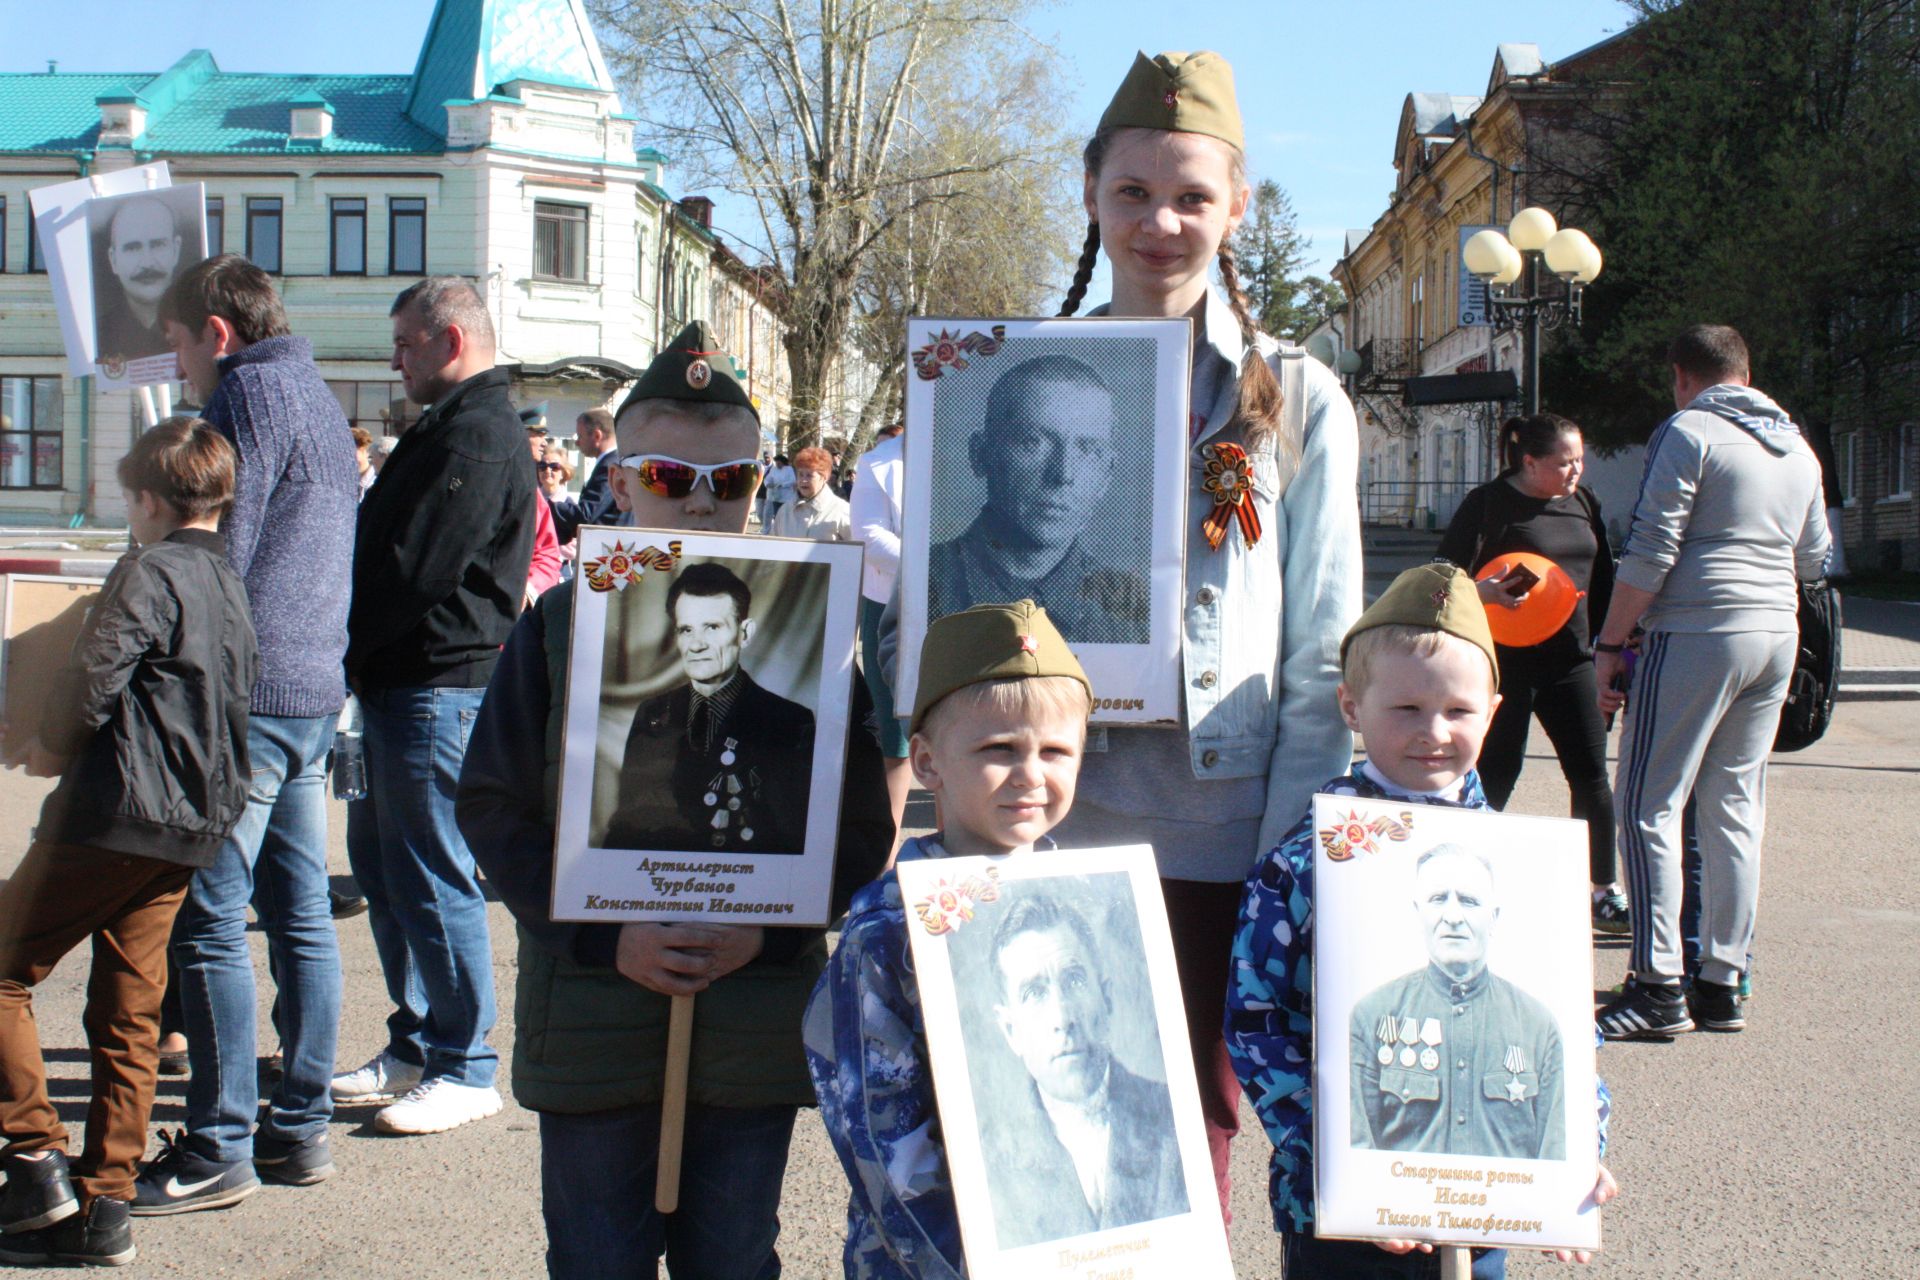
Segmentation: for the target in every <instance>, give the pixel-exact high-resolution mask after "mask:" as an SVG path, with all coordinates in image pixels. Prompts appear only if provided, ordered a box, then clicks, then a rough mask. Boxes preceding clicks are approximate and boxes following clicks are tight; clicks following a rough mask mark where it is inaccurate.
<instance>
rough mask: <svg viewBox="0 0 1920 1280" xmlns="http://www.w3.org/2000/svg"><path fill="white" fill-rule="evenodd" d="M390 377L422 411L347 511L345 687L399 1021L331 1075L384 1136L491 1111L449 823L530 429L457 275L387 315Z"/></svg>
mask: <svg viewBox="0 0 1920 1280" xmlns="http://www.w3.org/2000/svg"><path fill="white" fill-rule="evenodd" d="M392 315H393V367H394V368H395V369H397V370H399V371H400V377H401V382H402V384H403V385H404V386H405V387H406V392H407V397H408V399H410V400H412V401H414V402H415V403H416V404H421V405H427V406H431V407H430V408H428V410H427V412H426V413H425V414H423V415H422V416H421V418H420V421H419V422H418V423H416V424H415V425H414V426H413V427H411V428H410V429H409V430H408V431H407V433H406V434H405V435H404V436H402V437H401V438H400V443H399V445H398V446H397V447H396V448H395V449H394V451H393V455H392V456H391V457H389V458H388V459H387V464H386V467H385V468H384V469H383V470H382V471H381V473H380V482H379V483H378V484H376V485H374V487H373V488H372V489H371V490H369V491H368V493H367V497H366V501H365V502H363V503H361V505H360V529H359V538H358V542H357V543H356V545H355V548H354V560H353V609H352V613H351V615H350V617H349V619H348V622H347V657H346V667H347V678H348V680H349V681H351V682H352V683H353V686H354V689H355V691H356V692H357V693H358V694H359V696H360V703H361V709H362V712H363V714H364V715H365V719H366V748H367V774H368V779H369V788H368V797H367V800H368V803H367V804H365V805H362V806H360V809H361V815H360V817H359V818H357V819H354V820H350V821H349V823H348V827H347V852H348V855H349V857H350V858H351V860H352V863H353V871H354V875H355V876H356V877H357V878H358V879H359V881H360V887H361V891H362V892H364V893H365V894H366V895H367V902H368V906H369V915H370V919H371V922H372V925H373V937H374V943H375V946H376V947H377V948H378V950H379V952H380V966H381V968H382V969H383V970H384V971H385V974H386V979H387V991H388V994H389V995H390V996H391V997H392V999H393V1003H394V1006H395V1008H394V1012H393V1013H392V1014H391V1015H390V1016H389V1017H388V1019H387V1027H388V1042H387V1047H386V1048H385V1049H383V1050H381V1052H380V1053H378V1054H377V1055H375V1056H374V1058H373V1059H372V1060H371V1061H370V1062H368V1063H367V1064H366V1065H365V1066H363V1067H361V1068H360V1069H358V1070H356V1071H352V1072H348V1073H347V1074H345V1075H341V1076H337V1077H335V1079H334V1082H333V1096H334V1099H335V1101H338V1102H354V1103H366V1102H378V1101H387V1100H390V1099H395V1098H398V1099H399V1100H398V1101H395V1102H393V1104H392V1105H390V1106H388V1107H386V1108H384V1109H383V1110H382V1111H381V1112H380V1113H379V1115H378V1116H377V1117H375V1125H376V1127H378V1128H380V1129H382V1130H384V1131H386V1132H389V1133H437V1132H439V1131H441V1130H444V1129H451V1128H453V1127H455V1126H456V1125H461V1124H465V1123H467V1122H468V1121H470V1120H478V1119H480V1118H482V1117H484V1116H490V1115H492V1114H494V1113H495V1112H497V1111H498V1110H499V1109H500V1094H499V1092H498V1091H497V1090H495V1089H494V1087H493V1081H494V1075H495V1072H496V1070H497V1069H498V1066H499V1055H498V1054H496V1053H495V1052H494V1049H493V1047H492V1046H491V1045H490V1044H488V1043H487V1034H488V1032H489V1031H491V1030H492V1028H493V1021H494V996H493V951H492V947H491V944H490V942H489V940H488V937H487V904H486V901H485V899H484V898H482V896H481V893H480V885H479V882H478V879H477V873H476V872H475V869H474V864H473V855H472V854H471V853H470V852H469V851H468V849H467V843H466V841H465V840H464V839H462V838H461V835H460V831H459V828H458V827H456V826H455V825H454V816H453V794H454V787H455V784H456V783H457V781H458V779H459V776H460V764H461V759H462V757H463V756H464V755H465V751H466V741H467V735H468V732H469V730H470V729H471V727H472V724H473V719H474V716H475V715H476V714H478V712H479V709H480V702H481V699H482V698H483V697H485V695H486V690H487V681H488V679H489V677H491V676H492V674H493V668H494V664H495V662H496V661H498V659H499V656H500V646H501V645H502V644H504V643H505V642H506V639H507V634H508V632H510V631H511V630H512V629H513V623H514V619H515V618H517V617H518V616H519V614H520V605H521V600H522V596H523V593H524V592H525V590H526V584H527V564H528V560H529V558H530V557H531V555H532V553H533V536H534V502H535V492H534V479H533V468H531V467H529V466H528V465H527V445H526V438H525V431H524V430H523V429H522V426H521V422H520V416H519V414H518V413H517V412H516V411H515V409H514V407H513V404H512V403H511V402H510V401H509V400H508V398H507V386H508V375H507V373H506V371H505V370H502V369H496V368H494V363H493V353H494V340H493V323H492V321H491V319H489V317H488V315H487V308H486V303H485V302H484V301H483V300H482V299H481V297H480V295H479V294H478V293H477V292H476V291H475V290H474V288H473V286H472V285H471V284H469V283H468V282H467V281H465V280H462V279H459V278H458V277H451V276H444V277H434V278H431V279H427V280H422V281H421V282H420V283H418V284H416V285H414V286H413V287H412V288H410V289H408V290H406V292H404V293H402V294H401V295H400V297H399V298H398V299H397V300H396V301H395V302H394V304H393V312H392Z"/></svg>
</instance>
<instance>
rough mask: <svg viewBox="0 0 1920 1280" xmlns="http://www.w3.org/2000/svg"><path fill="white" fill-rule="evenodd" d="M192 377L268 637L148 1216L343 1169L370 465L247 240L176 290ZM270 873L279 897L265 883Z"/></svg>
mask: <svg viewBox="0 0 1920 1280" xmlns="http://www.w3.org/2000/svg"><path fill="white" fill-rule="evenodd" d="M160 316H161V322H162V324H163V325H164V326H165V329H166V333H167V338H168V341H169V342H170V343H171V344H172V346H173V349H174V355H175V358H176V359H177V360H178V361H179V365H180V371H181V373H182V375H183V376H185V378H186V379H187V381H188V382H189V383H190V384H191V385H192V387H193V389H194V392H195V394H196V395H197V396H198V397H199V398H200V400H201V402H202V403H203V404H205V405H206V411H205V412H206V419H207V421H208V422H210V423H211V424H212V425H213V426H214V427H215V428H216V429H217V430H218V431H219V432H220V434H221V435H223V436H225V437H226V438H227V439H228V441H229V442H231V443H232V445H233V447H234V450H235V453H236V455H237V462H236V473H235V480H234V501H233V508H232V510H230V511H229V512H228V513H227V516H226V519H225V520H224V521H223V522H222V530H223V532H224V533H225V535H226V540H227V562H228V563H229V564H231V565H232V566H233V569H234V571H235V572H236V573H238V574H239V575H240V576H241V578H242V579H243V580H244V581H245V582H246V584H247V599H248V601H249V603H250V606H251V608H252V610H253V623H254V629H255V630H256V632H257V633H258V634H259V638H260V677H259V679H258V680H257V681H255V683H254V687H253V694H252V713H253V714H252V717H251V719H250V722H249V729H248V734H247V754H248V756H249V758H250V759H251V760H252V762H253V786H252V789H251V791H250V792H249V794H248V800H247V812H246V814H245V816H244V817H243V818H242V819H241V822H240V825H239V826H238V827H236V828H234V832H233V836H232V838H231V839H229V840H228V841H227V842H226V844H225V845H223V846H222V847H221V850H220V855H219V857H217V858H216V859H215V860H214V863H213V865H212V866H210V867H206V868H204V869H202V870H201V871H200V872H198V873H197V874H196V875H195V876H194V878H193V885H192V887H191V888H190V889H189V890H188V893H187V901H186V903H185V905H183V906H182V907H181V909H180V919H179V923H178V926H177V928H176V930H175V936H176V939H177V944H176V946H175V948H174V950H175V953H176V957H177V959H178V961H179V964H180V987H181V994H182V1000H181V1011H182V1013H183V1014H184V1017H185V1022H186V1032H187V1056H188V1061H189V1062H190V1063H191V1065H192V1071H193V1078H192V1080H191V1082H190V1083H189V1084H188V1086H187V1125H186V1130H185V1136H184V1137H183V1138H181V1139H179V1140H178V1141H175V1142H173V1143H171V1144H170V1145H169V1146H168V1147H167V1150H166V1153H165V1154H164V1155H163V1156H162V1157H161V1158H160V1159H158V1160H155V1161H153V1162H152V1163H150V1164H149V1165H148V1166H147V1168H146V1169H145V1170H144V1171H143V1172H142V1174H141V1177H140V1185H139V1188H138V1194H137V1195H136V1197H135V1199H134V1204H133V1212H134V1214H135V1215H136V1216H140V1215H148V1214H162V1213H182V1212H186V1211H189V1210H195V1209H213V1208H218V1207H220V1206H222V1205H229V1204H232V1203H234V1202H235V1201H236V1200H239V1199H242V1198H244V1197H245V1196H248V1195H251V1194H252V1193H253V1191H254V1189H255V1188H257V1187H258V1186H259V1185H260V1183H259V1178H258V1177H256V1176H255V1172H256V1169H257V1170H258V1173H259V1176H260V1177H265V1178H268V1179H270V1180H272V1181H275V1182H281V1183H292V1184H296V1185H306V1184H310V1183H315V1182H319V1181H321V1180H323V1179H324V1178H326V1177H328V1176H330V1175H331V1174H332V1172H333V1155H332V1147H331V1144H329V1143H328V1141H327V1123H328V1121H329V1120H330V1119H331V1118H332V1116H333V1100H332V1097H331V1096H330V1094H329V1092H328V1086H329V1083H330V1081H331V1079H332V1076H333V1066H334V1063H333V1055H334V1049H335V1047H336V1045H337V1043H338V1039H339V1026H340V945H339V939H338V936H337V935H336V934H335V932H334V928H333V920H332V918H331V913H330V904H329V902H328V899H327V885H328V880H327V792H326V779H327V752H328V750H329V749H330V748H331V747H332V746H333V732H334V726H335V724H336V722H337V721H338V718H339V715H340V706H341V703H342V701H343V700H344V699H345V696H346V685H345V681H344V680H343V679H342V677H341V674H340V659H341V656H342V655H343V654H344V653H345V652H346V648H347V591H348V576H349V574H350V572H351V571H352V567H353V522H354V510H355V508H356V506H357V505H358V503H359V496H360V483H359V466H358V462H357V459H356V457H355V451H354V443H353V435H352V431H351V428H349V427H348V425H347V419H346V415H345V414H343V413H342V412H341V411H340V403H339V401H337V400H336V399H334V396H333V393H332V392H331V391H329V390H328V389H327V384H326V382H325V380H323V379H322V378H321V376H320V370H319V369H317V368H315V367H314V363H313V349H312V347H311V346H310V345H309V344H308V342H307V340H306V339H305V338H296V337H293V336H292V335H291V334H290V333H289V332H288V329H287V317H286V311H285V310H284V309H283V308H282V306H281V304H280V298H279V296H278V295H277V294H276V293H275V292H274V289H273V282H272V280H271V279H269V277H268V276H267V273H266V272H264V271H262V270H261V269H260V268H259V267H257V266H255V265H254V264H253V263H251V262H248V261H247V260H246V259H245V258H243V257H241V256H239V255H238V254H232V253H228V254H221V255H220V256H218V257H215V258H209V259H207V260H206V261H205V262H202V263H199V264H197V265H196V266H194V267H192V268H191V269H189V270H188V271H187V272H186V273H185V274H183V275H182V276H181V277H180V279H179V280H177V281H175V282H174V285H173V287H172V288H170V289H169V290H168V291H167V294H166V296H165V297H164V298H162V299H161V303H160ZM256 882H259V883H261V884H263V885H265V886H268V888H267V891H265V892H262V893H261V894H259V895H258V897H257V898H256V897H255V894H254V886H255V883H256ZM250 903H252V904H255V905H256V907H257V910H258V912H259V918H260V928H261V931H262V932H263V933H264V934H265V935H266V939H267V946H268V948H269V949H270V950H271V952H272V954H273V973H274V978H275V980H276V981H277V982H278V983H279V986H280V999H279V1007H280V1018H279V1024H280V1033H281V1037H282V1040H281V1043H282V1045H283V1048H284V1051H285V1052H284V1058H283V1060H284V1063H285V1067H284V1070H283V1071H282V1073H281V1076H280V1079H279V1080H278V1081H277V1082H276V1083H275V1084H274V1086H273V1094H272V1097H271V1098H270V1099H269V1102H268V1107H267V1113H266V1118H265V1119H264V1120H262V1121H260V1129H259V1132H258V1133H255V1132H254V1122H255V1120H256V1118H257V1117H258V1114H259V1110H260V1091H259V1073H258V1067H257V1065H256V1058H255V1054H256V1052H257V1048H258V1046H257V1043H256V1035H257V1032H256V1028H255V1025H254V1023H255V1018H254V1009H255V1005H256V1001H255V995H254V982H253V953H252V951H251V950H250V949H249V947H248V943H247V908H248V905H249V904H250Z"/></svg>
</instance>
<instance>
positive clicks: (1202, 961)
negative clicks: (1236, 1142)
mask: <svg viewBox="0 0 1920 1280" xmlns="http://www.w3.org/2000/svg"><path fill="white" fill-rule="evenodd" d="M1085 161H1086V174H1085V204H1086V209H1087V216H1088V218H1089V220H1090V225H1089V226H1088V229H1087V240H1086V248H1085V250H1084V252H1083V253H1082V254H1081V258H1080V265H1079V269H1078V271H1077V272H1076V274H1075V276H1074V281H1073V287H1072V288H1071V289H1070V290H1069V291H1068V293H1067V298H1066V304H1065V305H1064V306H1063V307H1062V308H1061V314H1062V315H1072V314H1074V313H1075V312H1077V311H1078V310H1079V308H1080V304H1081V303H1082V302H1083V301H1084V300H1085V297H1086V290H1087V282H1088V280H1089V279H1090V278H1091V276H1092V273H1093V267H1094V264H1095V262H1096V261H1097V259H1098V256H1099V253H1100V252H1101V250H1103V249H1104V250H1105V252H1106V254H1107V258H1108V261H1109V262H1110V263H1111V264H1112V268H1113V298H1112V301H1111V302H1109V303H1108V304H1106V305H1105V306H1103V307H1098V308H1095V309H1094V311H1093V312H1091V313H1090V314H1108V315H1117V316H1186V317H1189V318H1190V319H1191V320H1192V322H1193V366H1192V368H1193V374H1192V379H1193V381H1192V400H1191V413H1190V421H1189V423H1188V424H1187V430H1188V435H1189V440H1190V444H1191V450H1190V453H1189V486H1190V487H1189V497H1188V503H1189V509H1190V517H1191V519H1192V521H1193V524H1192V525H1191V526H1190V527H1189V529H1188V534H1187V545H1186V586H1185V590H1186V600H1185V602H1184V607H1183V610H1182V615H1181V616H1182V627H1183V633H1182V642H1181V661H1182V665H1183V668H1184V671H1183V679H1182V686H1183V690H1182V691H1183V695H1184V697H1183V704H1184V705H1183V714H1182V719H1181V723H1180V724H1179V725H1178V727H1177V728H1176V729H1174V730H1172V731H1169V730H1167V729H1165V728H1110V729H1108V730H1107V731H1106V732H1105V733H1104V734H1102V733H1100V732H1099V731H1097V730H1096V731H1095V733H1094V735H1093V740H1091V741H1090V742H1089V743H1088V754H1087V755H1086V757H1085V762H1084V764H1083V766H1082V769H1081V775H1080V786H1079V799H1078V800H1077V801H1076V803H1075V806H1074V810H1073V813H1072V814H1071V815H1070V816H1069V818H1068V819H1067V821H1066V823H1065V825H1064V826H1063V827H1062V828H1061V830H1060V832H1059V833H1058V834H1059V836H1060V839H1061V843H1062V844H1063V845H1067V846H1069V847H1071V846H1080V847H1088V846H1095V845H1102V844H1120V843H1134V842H1139V841H1147V842H1150V843H1151V844H1152V845H1153V848H1154V853H1155V856H1156V858H1157V859H1158V862H1159V868H1160V874H1161V877H1162V887H1163V889H1164V891H1165V895H1166V902H1167V914H1168V918H1169V921H1170V923H1171V925H1172V929H1173V939H1174V950H1175V953H1176V956H1177V957H1178V961H1179V967H1180V982H1181V987H1182V990H1183V991H1184V993H1185V1002H1186V1006H1187V1022H1188V1031H1189V1034H1190V1036H1191V1039H1192V1043H1193V1050H1194V1059H1195V1067H1196V1069H1197V1074H1198V1076H1199V1080H1200V1095H1201V1109H1202V1111H1203V1113H1204V1116H1205V1120H1206V1128H1207V1140H1208V1146H1209V1148H1210V1149H1211V1152H1212V1156H1213V1166H1214V1177H1215V1180H1216V1182H1217V1184H1218V1187H1219V1191H1220V1202H1221V1207H1222V1209H1223V1210H1224V1209H1225V1208H1226V1204H1227V1167H1228V1160H1227V1155H1228V1144H1229V1143H1230V1142H1231V1140H1232V1138H1233V1135H1234V1133H1235V1132H1236V1131H1237V1130H1238V1128H1239V1121H1238V1102H1239V1096H1240V1086H1239V1082H1238V1081H1237V1080H1236V1079H1235V1076H1234V1072H1233V1067H1232V1064H1231V1063H1230V1062H1229V1061H1228V1058H1227V1053H1226V1045H1225V1042H1224V1038H1223V1036H1222V1034H1221V1022H1222V1016H1223V1013H1224V1010H1225V1006H1226V983H1227V981H1228V969H1229V963H1230V952H1231V948H1232V943H1233V933H1234V927H1235V922H1236V914H1237V911H1238V909H1239V904H1240V897H1241V889H1242V886H1243V885H1244V884H1245V881H1246V878H1247V875H1248V873H1249V871H1250V869H1251V868H1252V867H1253V865H1254V860H1255V858H1256V857H1257V856H1258V855H1259V854H1260V853H1262V852H1264V851H1265V850H1267V849H1270V848H1272V847H1273V846H1275V845H1276V844H1278V843H1279V842H1280V839H1281V837H1283V836H1284V835H1285V834H1286V831H1287V828H1288V827H1289V826H1291V825H1292V824H1293V822H1294V820H1295V819H1296V818H1298V817H1299V815H1300V814H1301V813H1302V812H1304V811H1305V810H1306V808H1307V806H1308V800H1309V797H1310V796H1311V794H1312V792H1313V789H1314V787H1315V785H1316V784H1318V783H1319V782H1320V781H1321V780H1323V779H1326V778H1331V777H1337V776H1339V775H1340V774H1341V773H1343V772H1345V771H1346V770H1347V768H1348V766H1349V764H1350V763H1351V755H1352V749H1353V739H1352V735H1351V734H1350V733H1349V732H1348V730H1347V728H1346V725H1345V724H1344V723H1343V722H1342V721H1341V719H1340V715H1339V711H1338V708H1337V706H1336V703H1335V698H1334V689H1335V686H1336V685H1337V684H1338V683H1339V650H1340V638H1341V636H1343V635H1344V634H1345V633H1346V630H1347V627H1348V626H1349V625H1350V624H1351V623H1352V622H1353V620H1354V618H1356V617H1357V616H1358V615H1359V612H1360V574H1361V570H1360V527H1359V513H1358V511H1357V509H1356V504H1355V501H1354V482H1355V466H1356V457H1357V454H1358V433H1357V430H1356V428H1355V425H1354V418H1353V407H1352V405H1350V404H1349V403H1348V402H1347V399H1346V397H1345V395H1344V394H1342V392H1341V390H1340V386H1339V383H1338V382H1337V380H1336V379H1335V378H1334V376H1333V375H1332V374H1331V373H1330V372H1328V371H1327V370H1326V369H1325V368H1324V367H1322V366H1321V365H1320V364H1319V363H1318V362H1316V361H1313V360H1309V359H1307V358H1306V357H1305V356H1304V354H1303V353H1302V351H1301V350H1300V348H1298V347H1296V346H1293V345H1291V344H1282V343H1279V342H1276V341H1275V340H1274V339H1272V338H1270V337H1268V336H1267V335H1266V334H1263V333H1260V332H1259V331H1258V328H1257V326H1256V325H1255V324H1254V321H1253V317H1252V314H1251V312H1250V309H1249V307H1248V305H1247V298H1246V295H1245V293H1244V292H1242V290H1241V287H1240V280H1239V272H1238V269H1237V264H1236V263H1235V262H1234V258H1233V250H1232V247H1231V245H1230V244H1229V239H1228V238H1229V237H1230V236H1231V234H1232V232H1233V230H1234V228H1235V227H1237V226H1238V225H1239V224H1240V220H1241V218H1242V217H1243V216H1244V214H1245V213H1246V209H1247V200H1248V196H1249V191H1248V186H1247V177H1246V160H1245V156H1244V152H1243V137H1242V132H1241V125H1240V114H1239V108H1238V106H1237V105H1236V103H1235V100H1234V92H1233V72H1232V69H1231V68H1230V67H1229V66H1228V65H1227V63H1226V60H1225V59H1223V58H1221V57H1220V56H1219V55H1218V54H1215V53H1195V54H1185V53H1163V54H1161V55H1159V56H1158V57H1155V58H1148V57H1147V56H1146V55H1145V54H1141V55H1139V56H1138V57H1137V58H1136V60H1135V62H1134V66H1133V69H1132V70H1131V71H1130V72H1129V73H1128V75H1127V78H1126V81H1125V83H1123V84H1122V85H1121V87H1120V90H1119V92H1118V93H1117V94H1116V95H1115V96H1114V99H1113V102H1112V104H1111V105H1110V106H1109V107H1108V108H1107V111H1106V114H1105V115H1104V116H1103V117H1102V118H1101V121H1100V127H1099V129H1098V131H1097V132H1096V133H1095V134H1094V136H1093V139H1092V140H1091V141H1090V142H1088V144H1087V147H1086V151H1085ZM1214 265H1217V266H1218V268H1219V273H1220V284H1219V286H1218V287H1216V286H1214V285H1213V284H1212V282H1211V281H1210V279H1209V274H1208V269H1209V267H1211V266H1214Z"/></svg>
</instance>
